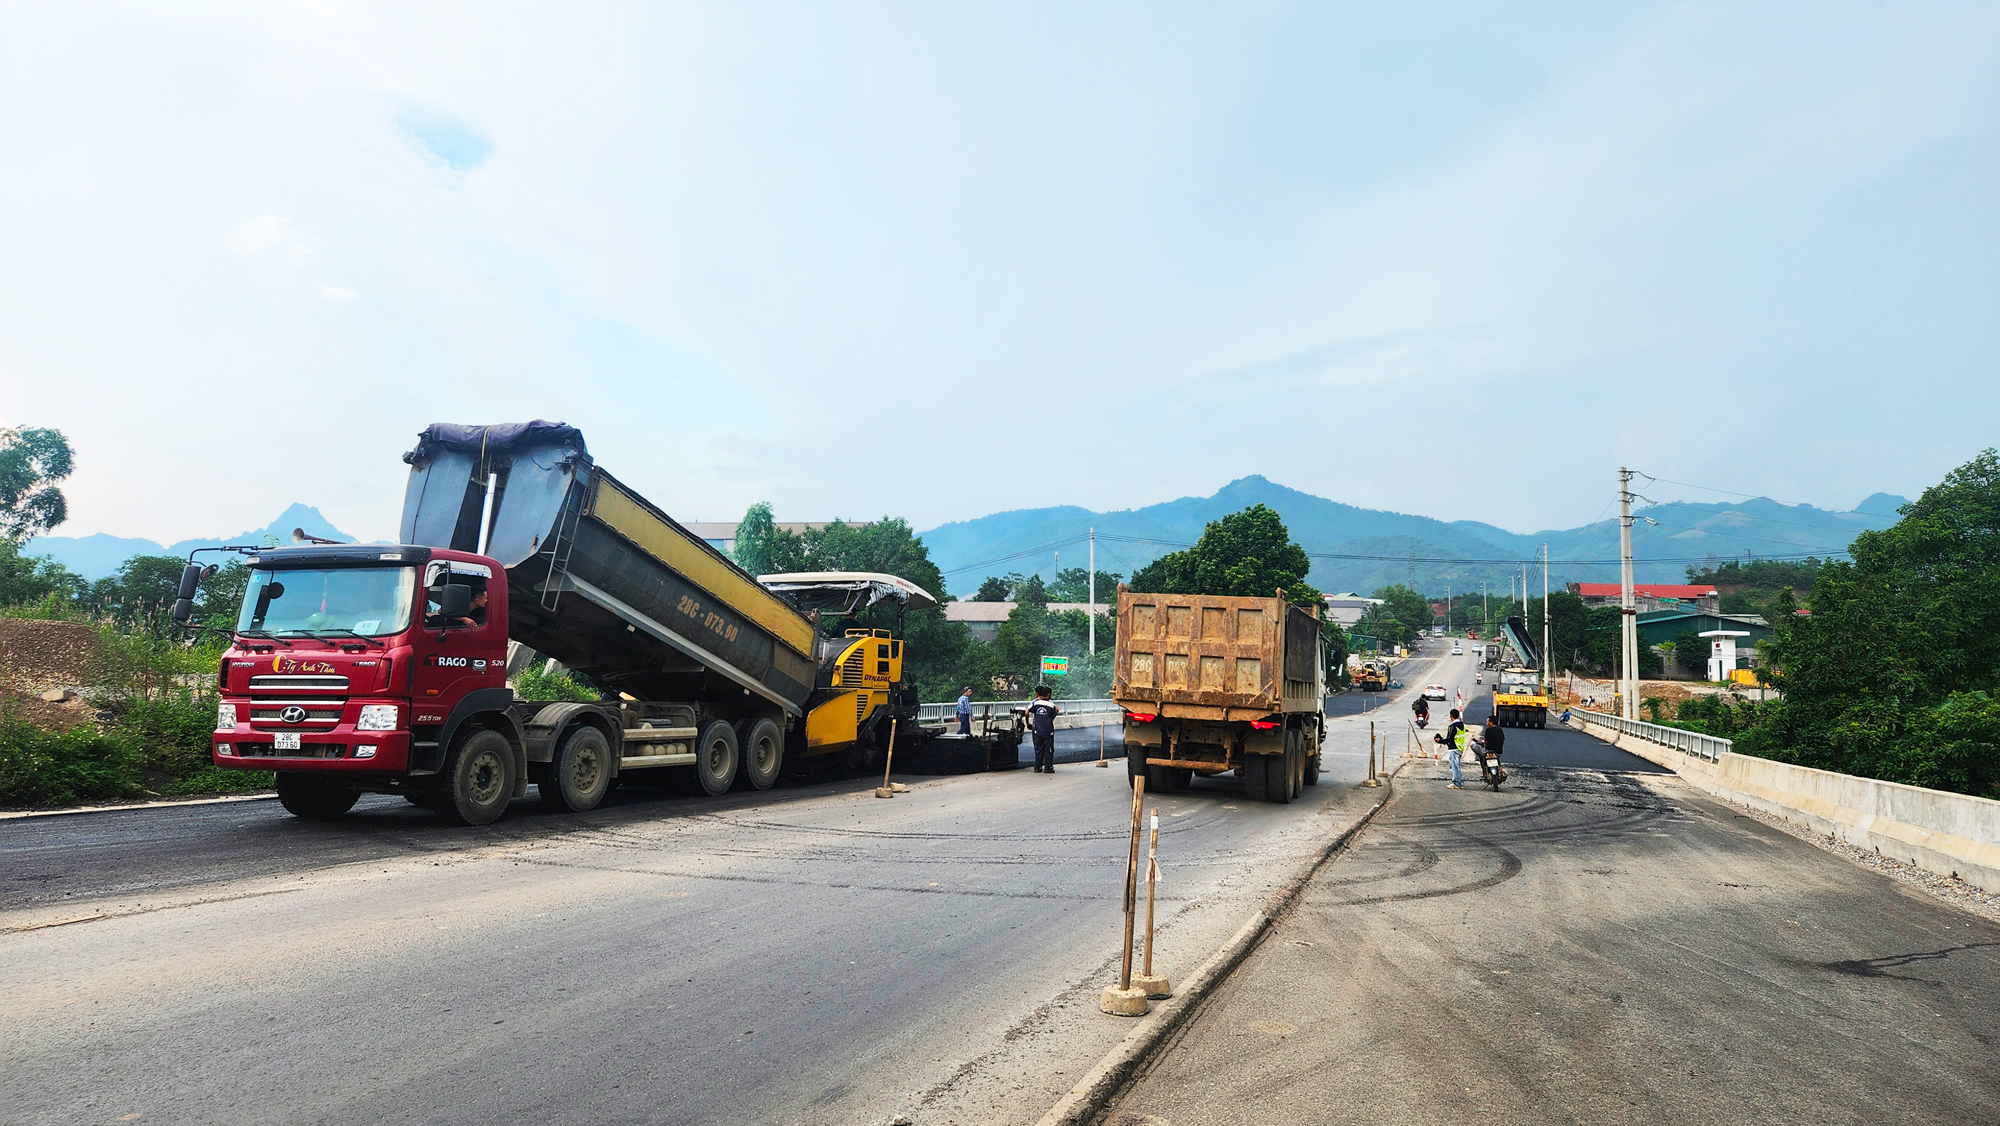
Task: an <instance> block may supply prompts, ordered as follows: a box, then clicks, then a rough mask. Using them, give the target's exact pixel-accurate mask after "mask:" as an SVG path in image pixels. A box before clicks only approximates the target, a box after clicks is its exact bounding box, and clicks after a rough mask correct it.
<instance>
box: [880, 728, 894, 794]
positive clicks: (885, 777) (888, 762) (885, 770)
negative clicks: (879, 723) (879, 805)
mask: <svg viewBox="0 0 2000 1126" xmlns="http://www.w3.org/2000/svg"><path fill="white" fill-rule="evenodd" d="M895 764H896V721H895V720H893V719H892V720H890V721H889V753H888V754H887V755H885V756H883V758H882V788H881V789H879V790H877V791H875V796H876V797H878V798H893V797H895V796H896V791H895V790H894V789H892V788H890V786H889V770H890V768H891V767H893V766H894V765H895Z"/></svg>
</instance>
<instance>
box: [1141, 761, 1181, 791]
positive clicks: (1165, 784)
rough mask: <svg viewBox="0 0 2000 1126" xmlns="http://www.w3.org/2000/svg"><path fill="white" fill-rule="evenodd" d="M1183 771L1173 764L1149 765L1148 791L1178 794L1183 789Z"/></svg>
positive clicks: (1147, 772) (1147, 774) (1147, 773)
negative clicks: (1172, 765) (1181, 783)
mask: <svg viewBox="0 0 2000 1126" xmlns="http://www.w3.org/2000/svg"><path fill="white" fill-rule="evenodd" d="M1180 775H1181V772H1180V771H1179V770H1177V769H1175V768H1174V767H1171V766H1149V767H1147V768H1146V793H1148V794H1177V793H1179V792H1180V790H1181V785H1180V782H1181V777H1180Z"/></svg>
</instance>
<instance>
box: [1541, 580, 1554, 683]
mask: <svg viewBox="0 0 2000 1126" xmlns="http://www.w3.org/2000/svg"><path fill="white" fill-rule="evenodd" d="M1555 675H1556V665H1555V656H1554V655H1553V654H1551V653H1550V652H1549V545H1548V544H1543V545H1542V692H1543V693H1544V694H1547V692H1548V690H1549V682H1550V681H1552V680H1554V679H1555Z"/></svg>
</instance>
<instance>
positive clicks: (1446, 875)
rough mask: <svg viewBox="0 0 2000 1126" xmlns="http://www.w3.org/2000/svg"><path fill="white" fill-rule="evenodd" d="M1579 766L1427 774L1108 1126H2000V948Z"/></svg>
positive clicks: (1702, 809) (1590, 752) (1515, 758)
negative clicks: (1498, 779)
mask: <svg viewBox="0 0 2000 1126" xmlns="http://www.w3.org/2000/svg"><path fill="white" fill-rule="evenodd" d="M1579 741H1588V742H1594V740H1589V739H1588V737H1587V736H1583V735H1579V734H1574V733H1571V732H1566V731H1557V730H1545V731H1514V730H1510V731H1509V741H1508V743H1507V750H1508V754H1507V758H1508V760H1509V762H1510V765H1509V770H1510V771H1511V772H1512V778H1511V779H1510V780H1509V782H1508V783H1507V784H1506V786H1505V787H1504V788H1503V789H1502V790H1501V791H1500V792H1499V793H1493V792H1490V791H1488V790H1486V789H1485V788H1483V787H1479V786H1474V785H1468V787H1467V788H1466V789H1464V790H1450V789H1446V788H1444V785H1443V779H1444V771H1443V769H1442V764H1437V763H1432V762H1429V761H1422V762H1419V763H1417V764H1414V766H1413V767H1412V768H1411V769H1406V770H1405V771H1404V773H1403V775H1402V776H1401V777H1400V778H1398V779H1397V782H1396V791H1395V794H1394V796H1393V797H1392V798H1391V800H1390V802H1389V804H1388V805H1387V806H1386V807H1385V808H1384V810H1383V812H1382V813H1381V814H1380V815H1379V816H1378V817H1377V818H1376V820H1375V821H1374V822H1372V823H1371V824H1370V826H1369V827H1368V828H1367V829H1366V830H1364V832H1363V833H1362V834H1361V835H1360V836H1359V837H1358V838H1357V841H1356V842H1355V844H1354V846H1353V847H1352V848H1351V849H1350V850H1349V851H1347V852H1346V853H1344V854H1343V855H1342V856H1340V857H1339V858H1337V859H1336V860H1334V861H1333V862H1331V863H1329V864H1328V865H1326V866H1325V867H1324V868H1322V869H1321V870H1320V873H1319V874H1318V875H1317V876H1316V877H1315V879H1314V881H1313V882H1312V884H1311V885H1310V886H1309V887H1308V890H1307V892H1306V893H1305V895H1304V897H1303V899H1302V900H1301V902H1300V903H1299V905H1298V906H1297V908H1296V910H1295V911H1293V912H1292V913H1291V914H1290V915H1289V916H1288V917H1287V918H1286V919H1285V920H1284V921H1283V922H1282V923H1281V924H1280V925H1279V926H1278V927H1277V928H1275V929H1274V930H1273V931H1272V933H1270V934H1269V935H1268V936H1267V937H1266V938H1265V940H1264V941H1263V943H1262V944H1261V945H1260V946H1259V947H1258V949H1257V950H1256V951H1255V952H1254V953H1253V954H1252V955H1251V957H1250V958H1249V959H1248V960H1246V961H1245V963H1244V964H1243V965H1242V966H1241V967H1239V968H1238V970H1237V971H1236V972H1235V973H1234V974H1233V975H1232V976H1231V978H1230V979H1229V980H1228V981H1227V982H1226V983H1225V984H1224V985H1223V986H1222V987H1221V988H1220V989H1218V990H1217V992H1216V993H1215V994H1214V995H1212V996H1211V997H1210V998H1209V1000H1208V1001H1207V1003H1206V1004H1204V1006H1203V1007H1202V1009H1201V1011H1200V1012H1199V1013H1198V1014H1197V1015H1196V1016H1195V1017H1194V1019H1193V1020H1192V1022H1191V1023H1190V1025H1189V1026H1187V1027H1186V1028H1184V1029H1183V1030H1182V1031H1181V1032H1180V1033H1179V1034H1178V1035H1177V1036H1176V1037H1175V1039H1174V1040H1173V1042H1172V1044H1171V1046H1170V1047H1169V1048H1168V1049H1167V1050H1166V1051H1164V1052H1162V1053H1160V1054H1159V1055H1158V1056H1156V1057H1155V1059H1154V1061H1153V1063H1152V1066H1151V1069H1150V1070H1149V1071H1148V1072H1147V1073H1146V1074H1145V1075H1144V1076H1143V1077H1142V1078H1141V1079H1140V1080H1139V1081H1138V1082H1137V1083H1136V1084H1135V1085H1134V1086H1133V1087H1132V1088H1131V1089H1129V1090H1128V1091H1127V1092H1126V1093H1125V1095H1124V1097H1123V1098H1122V1099H1121V1100H1120V1101H1119V1102H1118V1103H1117V1104H1116V1105H1115V1107H1114V1110H1113V1111H1112V1112H1111V1113H1110V1114H1109V1115H1107V1117H1106V1119H1105V1120H1106V1121H1107V1122H1111V1123H1120V1124H1137V1123H1152V1124H1158V1123H1171V1124H1172V1126H1209V1124H1223V1123H1229V1124H1249V1123H1260V1124H1261V1123H1272V1122H1297V1123H1306V1122H1312V1123H1320V1122H1341V1123H1345V1122H1354V1123H1382V1122H1395V1123H1413V1124H1429V1123H1471V1124H1478V1126H1508V1124H1524V1126H1525V1124H1529V1123H1546V1122H1576V1123H1627V1122H1629V1123H1772V1124H1780V1123H1782V1124H1788V1126H1789V1124H1792V1123H1801V1122H1811V1123H1855V1124H1863V1123H1866V1124H1875V1123H1882V1122H1899V1123H1900V1122H1916V1123H1940V1124H1965V1123H1973V1122H1996V1121H2000V926H1995V925H1994V924H1992V923H1990V922H1987V921H1985V920H1983V919H1981V918H1979V917H1976V916H1973V915H1969V914H1965V913H1962V912H1959V911H1957V910H1955V909H1953V908H1951V907H1950V906H1947V905H1945V904H1942V903H1940V902H1938V901H1936V900H1933V899H1930V898H1928V897H1925V896H1922V895H1920V894H1917V893H1915V892H1912V891H1910V890H1908V889H1906V888H1904V887H1903V886H1902V885H1900V884H1898V883H1896V882H1895V881H1893V880H1891V879H1889V878H1888V877H1885V876H1882V875H1879V874H1877V873H1875V872H1872V871H1868V870H1866V869H1863V868H1860V867H1857V866H1855V865H1852V864H1849V863H1848V862H1846V861H1844V860H1842V859H1840V858H1838V857H1836V856H1834V855H1831V854H1829V853H1827V852H1825V851H1822V850H1820V849H1818V848H1815V847H1814V846H1813V845H1811V844H1810V843H1807V842H1804V841H1801V840H1798V839H1796V838H1794V837H1791V836H1789V835H1786V834H1784V833H1781V832H1779V831H1777V830H1775V829H1772V828H1769V827H1767V826H1765V825H1763V824H1761V823H1759V822H1757V821H1756V820H1754V819H1751V818H1749V817H1746V816H1742V815H1740V814H1737V813H1736V812H1734V811H1733V810H1731V809H1730V808H1729V807H1728V806H1726V805H1722V804H1720V803H1717V802H1715V801H1712V800H1710V799H1708V798H1706V797H1705V796H1702V795H1700V794H1698V792H1697V791H1695V790H1693V789H1692V788H1691V787H1688V786H1686V785H1684V784H1682V783H1681V782H1680V781H1679V780H1678V779H1675V778H1674V777H1672V776H1671V775H1668V774H1663V773H1660V772H1658V771H1657V768H1654V767H1652V765H1651V764H1649V763H1644V762H1642V761H1641V760H1638V759H1636V758H1632V757H1631V756H1626V755H1623V754H1622V753H1621V752H1618V751H1615V750H1612V749H1610V748H1602V747H1601V745H1599V746H1600V748H1601V749H1592V748H1589V747H1586V746H1583V745H1582V743H1580V742H1579ZM1583 762H1588V764H1589V765H1588V766H1585V765H1575V764H1579V763H1583ZM1537 763H1540V764H1545V765H1534V764H1537Z"/></svg>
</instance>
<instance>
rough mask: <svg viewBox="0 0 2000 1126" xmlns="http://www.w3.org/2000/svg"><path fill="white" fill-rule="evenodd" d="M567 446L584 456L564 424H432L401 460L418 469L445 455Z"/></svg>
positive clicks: (577, 436) (579, 437)
mask: <svg viewBox="0 0 2000 1126" xmlns="http://www.w3.org/2000/svg"><path fill="white" fill-rule="evenodd" d="M564 445H567V446H570V447H572V448H574V449H575V450H576V452H577V453H580V454H587V453H588V452H589V451H587V450H585V449H584V446H583V432H582V431H581V430H578V429H577V428H576V427H574V426H571V425H570V424H568V423H566V422H545V421H543V420H542V419H539V418H538V419H535V420H534V421H533V422H503V423H499V424H497V425H493V426H467V425H464V424H462V423H456V422H434V423H432V424H430V425H429V426H427V427H425V428H424V430H423V432H422V433H420V434H418V435H417V448H416V449H414V450H411V451H410V452H409V453H406V454H404V455H403V460H404V461H405V462H408V463H409V464H411V465H413V466H417V467H419V468H421V467H423V466H425V465H428V464H430V462H431V461H432V460H434V459H435V458H436V457H437V456H438V455H439V454H441V453H445V452H448V451H458V452H463V453H473V454H487V455H504V454H506V453H508V452H510V451H512V450H513V449H515V448H525V447H540V448H547V447H549V446H564Z"/></svg>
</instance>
